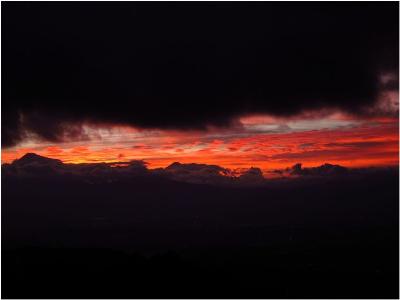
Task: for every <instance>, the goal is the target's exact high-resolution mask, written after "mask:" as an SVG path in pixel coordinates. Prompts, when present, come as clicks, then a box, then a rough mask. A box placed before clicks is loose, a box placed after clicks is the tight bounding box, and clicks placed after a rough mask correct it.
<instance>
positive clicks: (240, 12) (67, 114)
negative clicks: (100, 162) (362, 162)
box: [2, 2, 398, 146]
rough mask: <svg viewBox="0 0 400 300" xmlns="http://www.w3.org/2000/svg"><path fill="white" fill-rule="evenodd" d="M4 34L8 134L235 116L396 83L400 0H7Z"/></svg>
mask: <svg viewBox="0 0 400 300" xmlns="http://www.w3.org/2000/svg"><path fill="white" fill-rule="evenodd" d="M2 42H3V47H2V55H3V56H2V57H3V69H2V71H3V72H2V88H3V92H2V100H3V105H2V111H3V113H2V117H3V124H2V128H3V129H2V136H3V139H2V145H3V146H9V145H13V144H15V143H16V142H18V140H20V139H23V138H24V130H25V129H28V130H30V131H33V132H34V133H36V134H37V135H39V136H40V137H42V138H45V139H48V140H52V141H59V140H60V139H64V138H69V137H70V138H74V137H76V136H79V129H76V128H75V129H74V126H75V125H73V124H78V126H79V124H80V122H82V121H91V122H110V123H118V124H132V125H135V126H140V127H162V128H180V129H187V128H204V127H205V126H206V125H208V124H212V125H218V126H227V125H229V124H230V123H231V122H232V119H233V118H234V117H235V116H237V115H240V114H243V113H247V112H268V113H271V114H276V115H292V114H295V113H298V112H300V111H302V110H304V109H314V108H315V109H317V108H320V107H338V108H341V109H344V110H347V111H351V112H356V113H357V112H359V111H362V110H361V108H362V107H364V106H368V105H370V104H371V103H372V102H374V101H375V100H376V98H377V96H378V93H379V92H380V89H381V88H388V86H389V87H390V88H395V89H397V84H396V83H395V84H393V82H396V80H385V83H384V84H380V78H381V76H382V74H397V72H398V4H397V3H357V4H354V3H340V4H339V3H324V4H323V5H322V4H314V3H307V4H294V3H279V4H277V3H252V4H247V3H246V4H244V3H230V4H222V3H212V4H211V3H191V4H188V3H179V4H177V3H173V4H172V3H115V4H112V5H111V4H110V3H101V4H100V3H96V4H88V3H62V4H57V5H56V4H54V3H23V2H20V3H10V2H5V3H2ZM394 77H395V79H396V78H397V76H394ZM387 78H389V79H390V78H392V77H390V76H389V77H387ZM21 116H23V118H24V120H25V121H24V123H23V124H21V123H20V122H19V121H20V118H21ZM35 116H38V117H35ZM60 124H61V125H60ZM70 124H72V125H70ZM22 125H23V126H24V127H22ZM69 126H72V128H73V129H72V130H70V127H69ZM64 132H67V134H66V135H67V136H65V133H64Z"/></svg>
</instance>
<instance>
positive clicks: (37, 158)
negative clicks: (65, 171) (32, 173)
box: [12, 153, 63, 166]
mask: <svg viewBox="0 0 400 300" xmlns="http://www.w3.org/2000/svg"><path fill="white" fill-rule="evenodd" d="M31 164H35V165H62V164H63V163H62V161H61V160H59V159H53V158H48V157H45V156H41V155H38V154H36V153H26V154H25V155H24V156H22V157H21V158H19V159H16V160H14V161H13V162H12V165H14V166H26V165H31Z"/></svg>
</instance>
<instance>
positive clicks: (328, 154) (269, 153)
mask: <svg viewBox="0 0 400 300" xmlns="http://www.w3.org/2000/svg"><path fill="white" fill-rule="evenodd" d="M242 121H243V120H242ZM283 121H285V120H278V121H277V120H274V119H273V118H271V117H249V118H247V119H246V118H244V121H243V122H242V123H243V124H245V125H246V126H250V127H247V128H233V129H231V130H226V129H224V130H216V129H214V130H212V131H208V132H200V131H193V132H184V131H161V130H158V131H145V130H141V131H138V130H134V129H127V130H126V131H125V129H124V128H120V127H119V128H117V129H113V128H109V129H107V130H103V131H99V132H100V133H101V132H105V133H104V136H102V137H101V139H99V140H92V141H87V142H75V143H63V144H57V145H42V144H40V143H39V144H34V145H32V147H16V148H12V149H3V150H2V162H3V163H4V162H11V161H12V160H14V159H16V158H18V157H20V156H22V155H24V154H25V153H27V152H35V153H37V154H40V155H44V156H48V157H52V158H57V159H61V160H62V161H64V162H66V163H81V162H121V161H129V160H136V159H142V160H145V161H147V162H148V163H149V167H150V168H156V167H165V166H167V165H169V164H171V163H172V162H174V161H179V162H181V163H192V162H196V163H206V164H216V165H220V166H223V167H225V168H232V169H236V168H248V167H252V166H254V167H260V168H262V169H263V170H271V169H280V168H286V167H288V166H291V165H293V164H295V163H298V162H301V163H303V165H304V166H306V167H311V166H318V165H321V164H323V163H326V162H329V163H333V164H340V165H343V166H347V167H368V166H388V165H397V164H398V161H399V159H398V154H399V144H398V142H399V126H398V119H393V118H392V119H391V118H384V119H369V120H364V121H363V120H361V121H360V120H355V121H354V120H351V119H348V118H347V117H346V118H345V117H343V116H341V115H340V116H333V117H332V116H331V117H329V118H326V119H321V120H318V119H317V118H313V119H305V120H295V121H292V120H286V121H288V122H287V123H285V124H283V123H282V124H283V125H285V126H276V125H277V124H278V123H279V122H283ZM290 122H291V123H290ZM282 124H280V125H282ZM287 124H288V125H287ZM273 126H275V127H273ZM271 128H272V129H271ZM255 129H256V130H255Z"/></svg>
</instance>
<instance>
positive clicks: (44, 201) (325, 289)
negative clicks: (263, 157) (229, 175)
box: [2, 154, 399, 298]
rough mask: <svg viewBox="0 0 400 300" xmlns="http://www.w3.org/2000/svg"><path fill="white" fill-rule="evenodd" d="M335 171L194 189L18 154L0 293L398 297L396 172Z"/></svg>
mask: <svg viewBox="0 0 400 300" xmlns="http://www.w3.org/2000/svg"><path fill="white" fill-rule="evenodd" d="M180 166H181V168H183V169H184V170H183V174H186V175H187V174H188V170H187V169H185V168H184V165H180ZM175 167H176V165H175ZM205 167H206V166H205V165H195V164H193V165H191V166H190V168H191V169H196V168H205ZM186 168H188V166H187V165H186ZM338 168H339V167H338V166H336V168H334V166H332V167H329V165H328V167H324V168H321V169H318V170H319V171H320V172H313V170H314V171H315V170H317V168H316V169H313V168H311V169H308V171H309V172H303V173H304V174H305V175H299V176H296V177H295V176H292V177H293V178H292V177H288V178H281V179H277V180H272V179H271V180H268V179H265V180H264V181H263V182H259V184H258V185H246V184H240V182H237V183H232V184H221V183H220V182H218V184H212V183H206V184H198V183H197V184H196V183H192V182H188V180H176V179H174V178H181V179H182V178H183V177H171V176H170V175H168V168H166V169H164V171H162V170H158V171H150V170H148V169H147V168H146V167H145V166H144V165H140V164H139V163H138V162H135V163H132V165H130V166H126V167H123V168H118V167H117V168H115V167H114V168H112V167H110V166H108V165H106V164H91V165H78V166H72V165H64V164H62V163H61V162H59V161H57V160H50V159H46V158H42V157H39V156H35V155H33V154H28V155H27V156H25V157H24V158H22V159H20V160H19V161H16V162H14V163H13V164H10V165H3V166H2V188H3V191H2V292H3V294H2V296H3V298H398V280H399V278H398V265H399V261H398V242H399V240H398V209H399V208H398V170H397V169H365V170H348V169H345V168H343V169H339V170H340V172H336V173H337V174H336V173H335V172H333V171H332V170H336V171H337V170H338ZM325 169H326V170H325ZM328 169H329V170H328ZM306 170H307V169H303V171H306ZM324 170H325V171H326V174H325V173H324V172H325V171H324ZM175 171H176V170H175ZM200 173H201V172H198V173H196V174H200ZM208 173H209V174H210V176H211V178H213V179H212V180H214V179H215V178H217V177H218V176H216V177H215V176H214V175H215V174H214V175H213V174H212V172H211V171H208ZM198 176H200V175H198ZM213 176H214V177H215V178H214V177H213ZM221 176H222V175H221ZM192 179H193V178H192ZM189 181H193V180H189Z"/></svg>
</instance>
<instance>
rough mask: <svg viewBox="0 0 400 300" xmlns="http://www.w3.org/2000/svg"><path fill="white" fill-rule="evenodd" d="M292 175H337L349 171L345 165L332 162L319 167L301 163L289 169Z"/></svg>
mask: <svg viewBox="0 0 400 300" xmlns="http://www.w3.org/2000/svg"><path fill="white" fill-rule="evenodd" d="M288 171H289V173H290V175H298V176H335V175H344V174H347V173H348V172H349V170H348V169H347V168H345V167H342V166H339V165H332V164H323V165H321V166H318V167H311V168H303V167H302V165H301V164H300V163H298V164H295V165H294V166H293V167H291V168H289V169H288Z"/></svg>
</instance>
